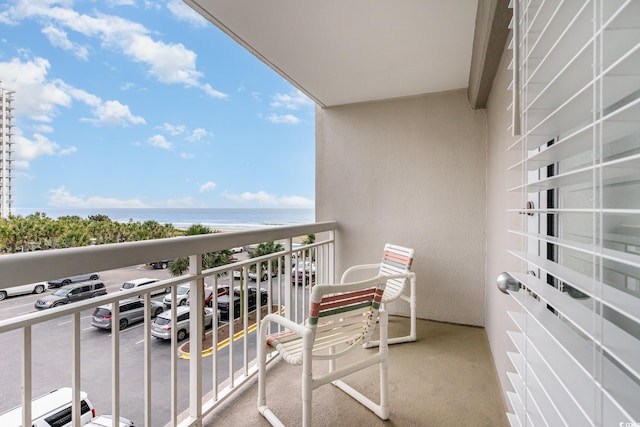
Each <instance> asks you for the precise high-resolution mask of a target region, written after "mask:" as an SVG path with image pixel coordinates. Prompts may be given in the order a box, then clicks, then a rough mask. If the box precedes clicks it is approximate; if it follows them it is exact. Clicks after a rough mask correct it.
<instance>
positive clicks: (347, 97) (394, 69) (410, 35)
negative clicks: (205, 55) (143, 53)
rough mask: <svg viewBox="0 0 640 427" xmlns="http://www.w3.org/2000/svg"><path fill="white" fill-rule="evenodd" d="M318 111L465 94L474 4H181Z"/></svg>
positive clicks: (201, 0)
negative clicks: (412, 97) (414, 97)
mask: <svg viewBox="0 0 640 427" xmlns="http://www.w3.org/2000/svg"><path fill="white" fill-rule="evenodd" d="M184 1H185V3H187V4H188V5H190V6H191V7H193V8H194V9H195V10H196V11H197V12H199V13H200V14H202V15H203V16H204V17H205V18H207V19H208V20H210V21H211V22H213V23H214V24H216V25H217V26H218V27H220V28H221V29H222V30H223V31H225V32H226V33H227V34H229V35H230V36H231V37H233V38H234V39H235V40H236V41H238V42H239V43H241V44H242V45H244V46H245V47H246V48H247V49H249V50H250V51H251V52H252V53H253V54H255V55H256V56H258V57H259V58H260V59H261V60H263V61H264V62H266V63H267V64H268V65H269V66H270V67H272V68H273V69H274V70H276V71H277V72H278V73H280V74H281V75H282V76H283V77H285V78H286V79H287V80H289V81H290V82H291V83H292V84H294V85H295V86H297V87H298V88H299V89H300V90H302V91H303V92H305V93H306V94H307V95H308V96H310V97H311V98H312V99H314V100H315V101H316V102H317V103H318V104H320V105H321V106H335V105H341V104H350V103H355V102H364V101H373V100H379V99H388V98H396V97H402V96H410V95H418V94H423V93H432V92H441V91H446V90H452V89H460V88H466V87H467V86H468V84H469V70H470V64H471V52H472V47H473V37H474V28H475V18H476V9H477V6H478V0H401V1H394V0H316V1H312V0H309V1H303V0H297V1H296V0H265V1H256V0H184Z"/></svg>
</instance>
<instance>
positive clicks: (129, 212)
mask: <svg viewBox="0 0 640 427" xmlns="http://www.w3.org/2000/svg"><path fill="white" fill-rule="evenodd" d="M12 211H13V214H14V215H21V216H27V215H29V214H32V213H34V212H44V213H45V214H47V216H49V217H50V218H54V219H56V218H59V217H61V216H66V215H78V216H79V217H81V218H87V217H88V216H89V215H96V214H103V215H107V216H108V217H109V218H111V220H113V221H117V222H128V221H129V220H132V221H134V222H144V221H148V220H154V221H158V222H159V223H160V224H173V225H174V226H175V227H178V228H188V227H189V226H190V225H192V224H201V225H204V226H207V227H210V228H214V229H215V228H220V229H233V230H241V229H251V228H260V227H272V226H277V225H295V224H307V223H311V222H314V220H315V215H314V210H313V209H208V208H199V209H188V208H175V209H152V208H149V209H107V208H104V209H100V208H96V209H81V208H78V209H74V208H64V209H63V208H39V209H36V208H15V209H13V210H12Z"/></svg>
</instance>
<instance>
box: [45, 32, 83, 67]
mask: <svg viewBox="0 0 640 427" xmlns="http://www.w3.org/2000/svg"><path fill="white" fill-rule="evenodd" d="M42 33H43V34H44V35H45V36H47V39H49V43H51V44H52V45H54V46H56V47H59V48H61V49H64V50H68V51H70V52H71V53H73V54H74V55H75V56H77V57H78V58H80V59H84V60H85V61H86V60H87V58H88V57H89V50H88V49H87V48H86V47H84V46H81V45H80V44H78V43H74V42H72V41H71V40H69V38H68V37H67V33H66V32H64V31H63V30H61V29H59V28H56V27H53V26H51V25H49V26H47V27H45V28H43V29H42Z"/></svg>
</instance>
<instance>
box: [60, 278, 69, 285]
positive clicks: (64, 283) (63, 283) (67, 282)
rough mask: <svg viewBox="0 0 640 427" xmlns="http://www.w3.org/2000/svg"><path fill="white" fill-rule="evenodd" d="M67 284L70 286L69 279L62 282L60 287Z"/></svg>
mask: <svg viewBox="0 0 640 427" xmlns="http://www.w3.org/2000/svg"><path fill="white" fill-rule="evenodd" d="M69 284H71V280H69V279H66V280H63V281H62V286H67V285H69Z"/></svg>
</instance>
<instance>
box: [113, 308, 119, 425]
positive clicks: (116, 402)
mask: <svg viewBox="0 0 640 427" xmlns="http://www.w3.org/2000/svg"><path fill="white" fill-rule="evenodd" d="M119 305H120V304H119V303H118V301H116V302H114V303H113V304H111V372H112V374H111V376H112V378H111V414H112V416H113V419H114V420H118V419H120V418H119V417H120V309H119Z"/></svg>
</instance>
